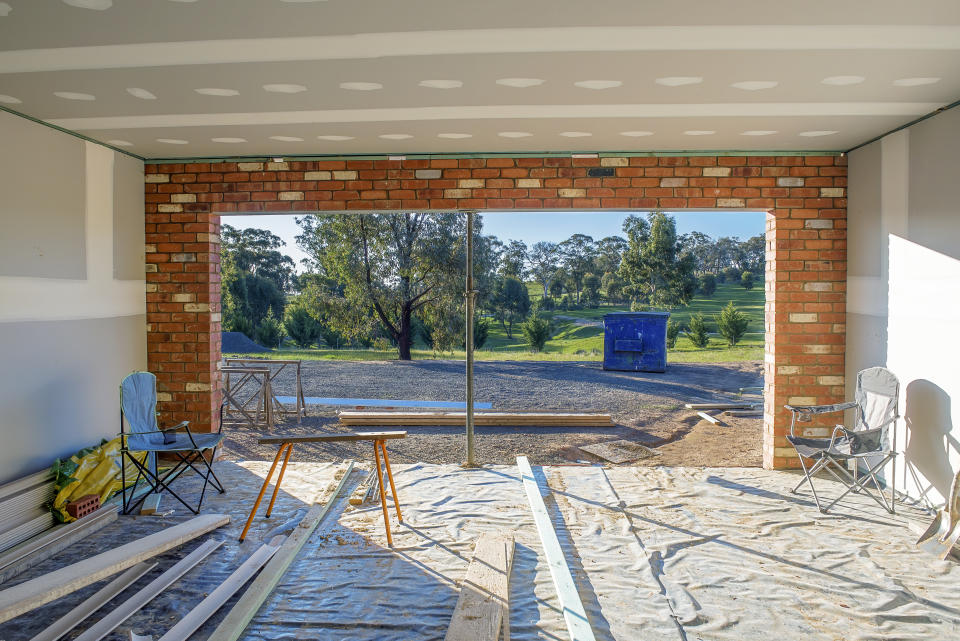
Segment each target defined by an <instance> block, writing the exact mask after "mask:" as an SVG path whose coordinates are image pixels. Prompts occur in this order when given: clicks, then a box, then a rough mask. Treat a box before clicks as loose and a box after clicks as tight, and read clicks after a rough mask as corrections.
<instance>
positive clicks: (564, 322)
mask: <svg viewBox="0 0 960 641" xmlns="http://www.w3.org/2000/svg"><path fill="white" fill-rule="evenodd" d="M528 287H529V288H530V289H531V293H533V290H534V289H536V295H537V297H539V295H540V291H541V288H540V287H539V286H537V285H535V284H528ZM532 297H533V296H531V298H532ZM731 300H732V301H733V303H734V305H736V306H737V308H738V309H740V311H742V312H744V313H745V314H747V317H748V318H749V319H750V326H749V327H748V328H747V331H748V333H747V335H746V336H745V337H744V339H743V340H742V341H741V342H740V343H739V344H737V345H736V346H735V347H728V346H727V344H726V341H725V340H724V339H723V338H722V337H720V336H719V335H715V336H712V337H711V339H710V344H709V345H708V346H707V347H705V348H697V347H694V346H693V345H692V344H691V343H690V341H689V340H688V339H687V338H686V337H685V336H683V334H681V335H680V338H679V339H677V344H676V346H675V347H674V349H671V350H669V351H668V352H667V361H668V362H672V363H722V362H736V361H757V360H762V359H763V302H764V292H763V288H762V287H754V288H753V289H752V290H745V289H744V288H743V287H740V286H739V285H731V284H722V285H717V291H716V292H715V293H714V295H713V296H712V297H710V298H702V297H697V298H694V300H693V301H691V303H690V305H689V306H687V307H682V308H677V309H675V310H672V311H671V316H670V318H671V319H672V320H675V321H676V322H678V323H680V325H681V326H683V327H686V325H687V323H688V322H689V321H690V315H691V314H695V313H697V312H700V313H702V314H703V315H704V317H705V318H706V320H707V324H708V326H709V327H710V328H711V329H712V330H713V331H716V323H715V322H714V319H713V317H714V315H716V314H719V313H720V310H721V309H722V308H723V306H724V305H726V304H727V302H728V301H731ZM623 311H629V307H627V306H623V305H620V306H609V307H607V306H604V307H599V308H597V309H581V310H573V311H554V312H549V313H545V314H544V316H545V317H547V318H550V319H551V322H552V325H553V336H552V338H551V339H550V340H549V341H548V342H547V345H546V348H545V350H544V352H542V353H539V354H535V353H533V352H530V351H529V348H528V346H527V342H526V340H524V338H523V332H522V331H521V330H520V327H519V326H514V328H513V336H512V337H510V338H508V337H507V333H506V331H505V330H504V328H503V327H501V326H500V323H498V322H496V321H495V320H493V319H488V322H489V323H490V332H489V335H488V337H487V341H486V343H485V344H484V345H483V348H482V349H480V350H477V351H476V352H475V353H474V357H475V358H476V360H478V361H496V360H501V361H530V360H537V361H601V360H603V328H602V327H599V326H585V325H577V324H575V323H574V322H573V321H572V320H569V319H561V318H557V316H558V315H559V316H565V317H570V318H578V319H584V320H589V321H599V322H602V320H603V315H604V314H609V313H610V312H623ZM258 356H263V357H265V358H277V359H281V358H299V359H303V360H349V361H372V360H394V359H396V358H397V352H396V350H394V349H392V350H373V349H356V350H352V349H339V350H337V349H307V350H302V349H279V350H274V351H272V352H267V353H263V354H258ZM413 358H414V359H427V358H453V359H462V358H464V353H463V350H455V351H453V352H443V353H435V352H434V351H433V350H431V349H429V348H427V347H426V346H425V345H423V344H421V343H418V344H417V345H416V346H415V349H414V350H413Z"/></svg>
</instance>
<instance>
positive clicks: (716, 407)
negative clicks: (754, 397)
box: [684, 403, 756, 410]
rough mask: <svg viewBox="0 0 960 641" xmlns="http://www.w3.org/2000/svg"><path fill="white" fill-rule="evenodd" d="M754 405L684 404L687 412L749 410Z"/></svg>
mask: <svg viewBox="0 0 960 641" xmlns="http://www.w3.org/2000/svg"><path fill="white" fill-rule="evenodd" d="M754 405H756V403H686V404H684V407H685V408H686V409H688V410H749V409H753V407H754Z"/></svg>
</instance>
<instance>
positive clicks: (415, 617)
mask: <svg viewBox="0 0 960 641" xmlns="http://www.w3.org/2000/svg"><path fill="white" fill-rule="evenodd" d="M398 468H399V469H398V470H396V474H395V476H396V480H397V482H398V491H399V493H400V500H401V508H402V510H403V514H404V522H405V525H404V526H398V525H397V524H396V523H394V542H395V548H394V549H393V550H392V551H391V550H390V549H388V548H387V546H386V538H385V535H384V533H383V525H382V518H381V513H380V507H379V504H378V505H375V506H370V507H363V508H361V509H354V508H348V509H347V510H346V511H345V512H344V513H342V514H341V515H340V517H339V520H338V521H337V523H336V524H333V523H331V524H328V526H327V527H325V528H324V529H323V532H322V534H320V535H319V536H316V537H314V539H313V540H312V541H311V542H310V544H309V547H308V549H307V550H306V553H305V557H304V558H303V559H301V560H300V561H298V563H297V565H296V566H295V567H294V569H293V570H292V571H291V572H290V574H288V575H287V577H286V579H285V581H284V583H283V585H282V586H281V588H280V589H279V590H278V593H277V594H276V595H275V596H274V598H273V599H272V600H271V602H270V605H269V607H268V608H267V609H265V610H264V611H262V612H261V613H260V615H259V616H258V617H257V619H256V620H255V625H254V627H253V628H251V632H250V634H248V636H247V638H248V639H256V638H264V639H265V638H284V639H286V638H290V639H300V638H303V639H306V638H315V639H341V638H344V639H345V638H350V639H378V640H390V639H397V640H400V639H442V638H443V635H444V632H445V630H446V626H447V624H448V622H449V619H450V615H451V612H452V610H453V607H454V605H455V603H456V596H457V594H456V588H455V585H456V582H457V581H459V580H461V579H462V578H463V576H464V574H465V573H466V568H467V564H468V562H469V560H470V557H471V553H472V550H473V546H474V544H475V542H476V538H477V536H478V535H479V533H480V532H483V531H487V530H509V531H512V532H513V533H514V535H515V536H516V541H517V553H516V557H515V561H514V570H513V575H512V578H511V615H510V621H511V636H512V638H513V639H515V640H518V641H521V640H525V639H565V638H567V634H566V629H565V627H564V623H563V619H562V617H561V615H560V613H559V611H558V609H557V606H558V604H557V598H556V595H555V593H554V588H553V583H552V581H551V578H550V574H549V571H548V570H547V568H546V565H545V560H544V558H543V555H542V550H541V547H540V542H539V538H538V536H537V533H536V529H535V527H534V524H533V519H532V517H531V516H530V511H529V508H528V505H527V501H526V497H525V495H524V492H523V489H522V486H521V484H520V481H519V476H518V474H517V471H516V469H515V468H511V467H494V468H487V469H483V470H475V471H464V470H461V469H460V468H458V467H456V466H451V465H415V466H402V467H401V466H398ZM535 473H536V474H537V475H538V476H540V478H539V479H538V480H539V481H540V483H541V485H542V486H543V484H544V483H545V482H546V483H548V484H549V487H550V490H551V494H550V496H549V497H547V498H546V502H547V507H548V510H550V512H551V514H552V516H553V519H554V525H555V528H556V530H557V533H558V537H559V539H560V541H561V545H562V546H563V549H564V552H565V554H566V557H567V561H568V563H569V564H570V567H571V570H572V571H573V574H574V578H575V580H576V582H577V584H578V588H579V591H580V595H581V599H582V600H583V603H584V606H585V608H586V611H587V613H588V616H589V617H590V619H591V623H592V625H593V628H594V631H595V634H596V637H597V639H617V640H619V641H628V640H633V639H690V640H692V639H717V640H727V639H730V640H734V639H736V640H742V639H761V638H768V639H800V638H803V639H850V640H853V639H934V638H936V639H952V638H958V637H960V596H958V592H957V590H956V586H957V585H958V581H960V567H958V566H957V565H956V564H955V563H953V562H950V561H939V560H937V559H935V558H934V557H932V556H930V555H928V554H926V553H924V552H921V551H918V550H916V549H915V548H914V547H913V545H912V541H913V539H914V535H913V534H912V533H911V532H910V531H909V530H908V529H907V527H906V517H912V518H916V519H918V520H923V519H925V518H926V517H925V515H923V514H922V513H920V512H919V511H916V510H913V509H910V508H907V507H900V512H901V514H898V515H897V516H891V515H889V514H887V513H886V512H884V511H883V510H881V509H880V508H879V506H877V505H876V504H875V503H873V501H872V500H870V499H869V498H866V497H852V498H851V499H849V500H845V501H844V502H842V503H841V504H840V505H838V506H837V507H836V508H835V510H834V511H833V512H832V513H831V514H829V515H822V514H820V513H819V512H818V511H817V510H816V508H815V506H814V504H813V501H812V499H810V500H808V497H809V496H810V495H809V493H807V494H804V493H803V492H804V490H803V488H801V494H799V495H792V494H790V493H789V489H790V488H791V487H792V486H793V484H794V483H796V481H797V479H798V477H797V476H796V475H795V474H789V473H781V472H767V471H763V470H757V469H685V468H630V467H615V468H609V469H604V468H600V467H554V468H546V469H541V468H535ZM821 487H822V488H823V492H824V494H826V495H830V494H831V492H838V491H839V486H838V485H837V484H835V483H831V482H829V481H824V482H823V483H822V485H821ZM807 492H808V490H807ZM391 510H392V505H391ZM391 514H393V512H392V511H391Z"/></svg>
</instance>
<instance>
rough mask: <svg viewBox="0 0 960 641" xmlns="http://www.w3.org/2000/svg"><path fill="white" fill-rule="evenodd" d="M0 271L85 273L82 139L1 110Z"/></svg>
mask: <svg viewBox="0 0 960 641" xmlns="http://www.w3.org/2000/svg"><path fill="white" fill-rule="evenodd" d="M0 141H2V143H0V147H2V150H0V221H2V226H0V276H19V277H33V278H63V279H77V280H83V279H85V278H86V277H87V268H86V248H85V244H84V238H85V233H84V228H85V220H86V209H85V202H86V195H85V194H86V181H85V171H84V167H85V164H86V163H85V155H84V143H83V141H81V140H78V139H76V138H73V137H71V136H64V135H63V134H60V133H57V132H56V131H54V130H52V129H49V128H47V127H44V126H43V125H39V124H37V123H33V122H28V121H26V120H23V119H22V118H18V117H16V116H13V115H11V114H8V113H2V112H0Z"/></svg>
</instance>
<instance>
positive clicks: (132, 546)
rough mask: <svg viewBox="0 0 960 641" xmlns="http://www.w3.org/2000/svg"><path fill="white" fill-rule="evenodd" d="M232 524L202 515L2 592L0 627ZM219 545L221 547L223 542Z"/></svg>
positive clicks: (221, 516) (217, 516)
mask: <svg viewBox="0 0 960 641" xmlns="http://www.w3.org/2000/svg"><path fill="white" fill-rule="evenodd" d="M114 514H116V513H115V512H114ZM88 518H89V517H88ZM78 522H79V521H78ZM229 522H230V517H229V516H226V515H224V514H202V515H200V516H197V517H195V518H193V519H191V520H189V521H186V522H184V523H180V524H178V525H174V526H172V527H169V528H167V529H165V530H161V531H159V532H155V533H153V534H150V535H148V536H145V537H143V538H141V539H138V540H136V541H132V542H130V543H127V544H125V545H121V546H119V547H115V548H112V549H110V550H107V551H106V552H102V553H100V554H97V555H94V556H91V557H88V558H86V559H84V560H82V561H79V562H77V563H74V564H73V565H68V566H66V567H62V568H60V569H59V570H54V571H53V572H49V573H47V574H44V575H42V576H38V577H35V578H33V579H30V580H28V581H24V582H23V583H19V584H17V585H15V586H13V587H10V588H7V589H6V590H2V591H0V623H2V622H4V621H8V620H10V619H12V618H14V617H17V616H20V615H21V614H23V613H24V612H29V611H30V610H33V609H36V608H39V607H40V606H43V605H46V604H47V603H50V602H51V601H54V600H56V599H59V598H60V597H62V596H65V595H67V594H70V593H72V592H75V591H77V590H79V589H81V588H83V587H86V586H88V585H90V584H92V583H96V582H98V581H101V580H103V579H105V578H107V577H110V576H112V575H114V574H116V573H118V572H122V571H123V570H126V569H127V568H130V567H133V566H135V565H137V564H138V563H140V562H142V561H145V560H147V559H149V558H151V557H154V556H157V555H158V554H162V553H164V552H166V551H167V550H171V549H173V548H175V547H178V546H180V545H183V544H184V543H186V542H187V541H190V540H192V539H195V538H197V537H198V536H200V535H202V534H206V533H207V532H210V531H212V530H215V529H217V528H218V527H220V526H222V525H226V524H227V523H229ZM216 544H217V545H219V542H216ZM121 623H122V620H121ZM111 629H112V628H111ZM108 632H109V630H108ZM85 634H86V633H85ZM97 638H100V637H97Z"/></svg>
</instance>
